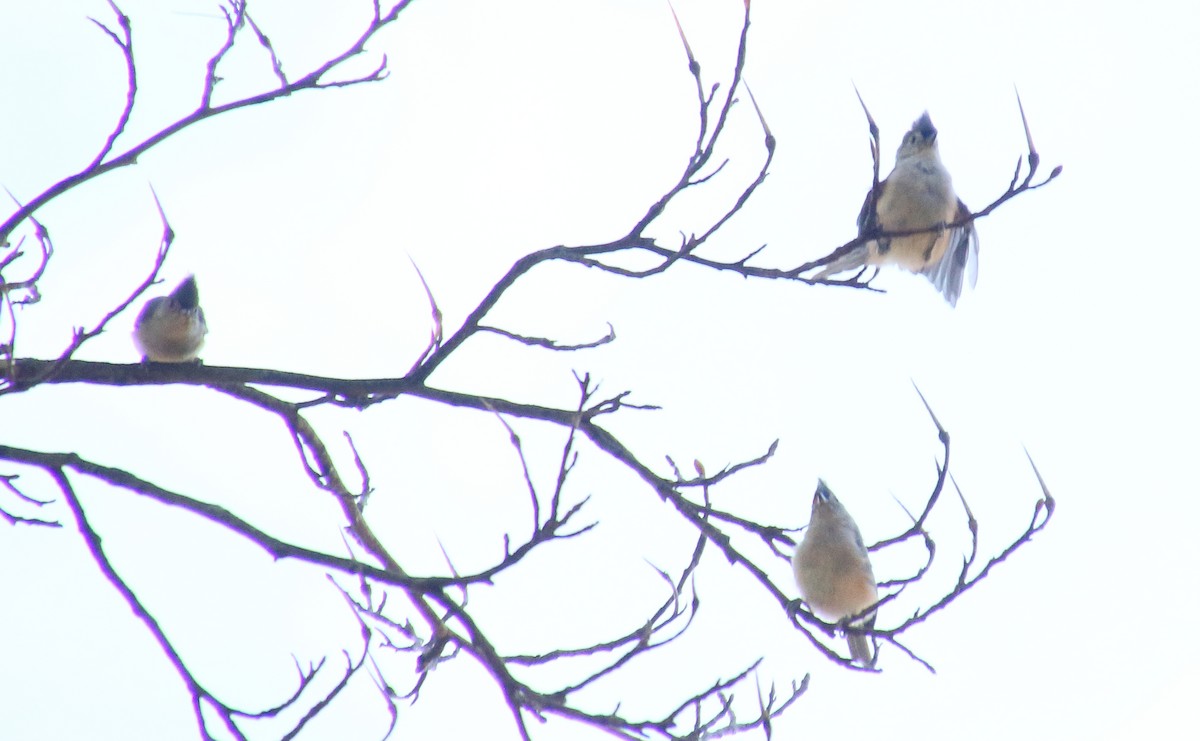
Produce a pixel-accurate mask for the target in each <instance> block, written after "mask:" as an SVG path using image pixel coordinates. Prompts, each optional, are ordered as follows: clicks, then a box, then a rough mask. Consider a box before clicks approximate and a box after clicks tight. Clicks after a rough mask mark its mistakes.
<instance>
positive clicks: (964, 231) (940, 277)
mask: <svg viewBox="0 0 1200 741" xmlns="http://www.w3.org/2000/svg"><path fill="white" fill-rule="evenodd" d="M970 215H971V209H969V208H967V206H966V204H964V203H963V202H962V200H961V199H960V200H959V201H958V211H957V212H956V213H955V214H954V220H955V221H962V220H963V219H965V218H968V217H969V216H970ZM921 274H922V275H924V276H925V277H926V278H928V279H929V281H930V282H931V283H933V285H934V287H936V288H937V289H938V290H939V291H941V293H942V296H944V297H945V299H946V302H947V303H949V304H950V305H951V306H955V305H956V304H957V303H958V297H959V296H960V295H961V294H962V285H963V276H964V275H966V277H967V280H968V281H970V283H971V288H974V287H975V279H976V278H977V277H978V274H979V235H978V234H977V233H976V231H975V223H974V222H971V223H969V224H967V225H965V226H960V227H955V228H954V229H951V230H950V245H949V247H948V248H947V249H946V252H945V254H943V255H942V259H941V260H938V261H937V262H935V263H933V264H932V265H930V266H929V267H927V268H925V269H924V270H922V271H921Z"/></svg>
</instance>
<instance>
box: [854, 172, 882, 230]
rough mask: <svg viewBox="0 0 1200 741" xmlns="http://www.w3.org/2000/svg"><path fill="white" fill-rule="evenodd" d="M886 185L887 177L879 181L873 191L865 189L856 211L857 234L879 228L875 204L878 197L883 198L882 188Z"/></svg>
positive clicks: (877, 202) (876, 204) (877, 201)
mask: <svg viewBox="0 0 1200 741" xmlns="http://www.w3.org/2000/svg"><path fill="white" fill-rule="evenodd" d="M886 186H887V178H884V179H883V180H881V181H879V185H877V186H876V187H875V189H874V190H873V191H867V197H866V198H864V199H863V205H862V209H860V210H859V212H858V236H860V237H861V236H862V235H864V234H869V233H870V232H873V231H876V230H877V229H878V228H879V219H878V215H877V214H876V206H878V204H879V199H880V198H883V189H884V187H886Z"/></svg>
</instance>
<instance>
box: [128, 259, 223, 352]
mask: <svg viewBox="0 0 1200 741" xmlns="http://www.w3.org/2000/svg"><path fill="white" fill-rule="evenodd" d="M207 332H208V325H206V324H205V323H204V310H203V309H201V308H200V292H199V291H198V290H197V289H196V278H195V276H191V275H189V276H188V277H186V278H184V279H183V282H182V283H180V284H179V286H178V287H177V288H176V289H175V290H174V291H172V292H171V295H169V296H159V297H157V298H152V299H150V300H149V301H147V302H146V305H145V306H143V307H142V313H140V314H138V318H137V321H136V322H134V325H133V343H134V344H135V345H137V348H138V350H139V351H140V352H141V353H142V359H143V360H152V361H154V362H156V363H187V362H190V361H192V360H195V359H196V354H197V353H198V352H200V346H201V345H203V344H204V335H205V334H206V333H207Z"/></svg>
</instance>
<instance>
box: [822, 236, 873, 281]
mask: <svg viewBox="0 0 1200 741" xmlns="http://www.w3.org/2000/svg"><path fill="white" fill-rule="evenodd" d="M869 256H870V250H869V249H868V248H867V246H866V245H865V244H862V245H859V246H857V247H855V248H854V249H852V250H850V251H849V252H847V253H846V254H844V255H842V256H841V257H839V258H838V259H836V260H834V261H833V262H831V263H829V264H828V265H826V266H825V269H824V270H822V271H821V272H819V273H817V274H816V275H814V276H813V280H824V279H826V278H828V277H829V276H831V275H837V274H838V273H844V272H846V271H847V270H858V269H859V268H862V267H865V266H866V265H867V258H868V257H869Z"/></svg>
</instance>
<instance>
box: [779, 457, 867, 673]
mask: <svg viewBox="0 0 1200 741" xmlns="http://www.w3.org/2000/svg"><path fill="white" fill-rule="evenodd" d="M792 568H793V569H794V570H795V572H796V584H797V585H798V586H799V587H800V595H801V597H803V598H804V601H805V603H807V604H808V607H809V609H811V610H812V612H813V614H815V615H816V616H817V617H819V618H821V619H822V620H824V621H826V622H829V623H837V622H840V621H842V620H844V619H846V618H848V617H853V616H855V615H858V614H859V613H861V612H863V611H864V610H866V609H867V608H869V607H871V606H872V605H874V604H875V603H876V602H878V601H879V591H878V587H877V586H876V584H875V574H874V572H873V571H872V570H871V560H870V558H869V557H868V555H867V548H866V546H865V545H863V539H862V534H860V533H859V532H858V525H856V524H854V520H853V519H851V517H850V513H849V512H847V511H846V508H845V507H843V506H842V503H841V502H839V501H838V498H837V497H835V496H834V495H833V492H832V491H830V490H829V487H828V486H826V485H825V482H824V481H818V482H817V491H816V493H815V494H814V495H813V503H812V517H811V518H810V519H809V522H808V530H807V531H805V533H804V539H803V540H801V541H800V545H798V546H797V547H796V553H795V555H794V556H793V557H792ZM855 625H856V626H862V627H865V628H868V629H870V628H873V627H874V625H875V613H874V612H871V613H869V614H867V615H864V616H862V617H861V618H860V619H859V620H858V621H857V622H856V623H855ZM846 640H847V641H848V642H849V644H850V657H851V658H852V659H853V660H854V661H855V662H857V663H859V664H861V665H862V666H866V667H872V666H874V665H875V658H874V656H873V655H872V651H871V645H870V643H869V642H868V640H867V636H865V635H863V634H862V633H848V634H847V636H846Z"/></svg>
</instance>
